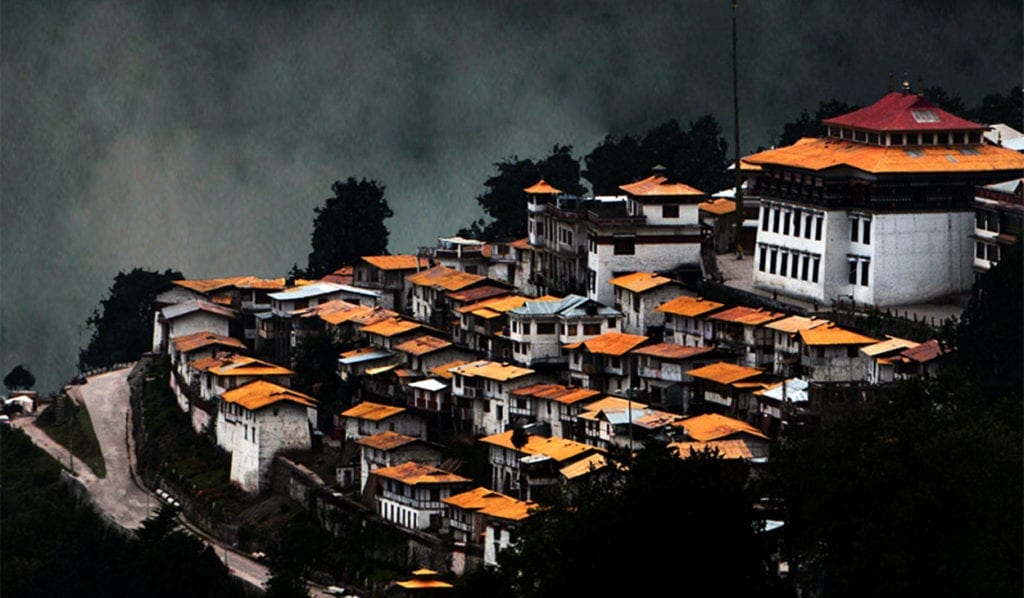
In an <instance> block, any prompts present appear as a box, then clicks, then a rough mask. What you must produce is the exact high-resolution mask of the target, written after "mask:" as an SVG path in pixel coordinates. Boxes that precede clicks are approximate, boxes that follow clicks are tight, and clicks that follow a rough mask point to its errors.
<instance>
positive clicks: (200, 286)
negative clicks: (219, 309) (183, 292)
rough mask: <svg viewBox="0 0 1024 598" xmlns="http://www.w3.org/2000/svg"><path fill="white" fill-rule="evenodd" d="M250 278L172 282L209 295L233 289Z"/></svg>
mask: <svg viewBox="0 0 1024 598" xmlns="http://www.w3.org/2000/svg"><path fill="white" fill-rule="evenodd" d="M246 278H249V277H248V276H231V277H228V278H203V279H196V280H172V281H171V283H173V284H176V285H178V286H179V287H184V288H186V289H189V290H190V291H195V292H197V293H204V294H205V293H209V292H211V291H216V290H218V289H223V288H225V287H233V286H235V284H236V283H238V282H239V281H244V280H245V279H246Z"/></svg>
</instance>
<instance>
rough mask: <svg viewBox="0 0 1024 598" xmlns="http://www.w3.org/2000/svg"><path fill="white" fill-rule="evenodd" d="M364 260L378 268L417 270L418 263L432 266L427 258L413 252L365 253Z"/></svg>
mask: <svg viewBox="0 0 1024 598" xmlns="http://www.w3.org/2000/svg"><path fill="white" fill-rule="evenodd" d="M362 260H363V261H364V262H366V263H367V264H370V265H371V266H373V267H374V268H377V269H378V270H415V269H416V267H417V263H418V264H419V267H420V268H427V267H429V266H430V261H429V260H428V259H427V258H425V257H417V256H415V255H412V254H401V255H364V256H363V257H362Z"/></svg>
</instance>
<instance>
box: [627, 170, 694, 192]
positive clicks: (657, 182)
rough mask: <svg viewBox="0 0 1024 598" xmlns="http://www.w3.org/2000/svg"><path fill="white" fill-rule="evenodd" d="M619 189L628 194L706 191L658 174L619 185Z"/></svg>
mask: <svg viewBox="0 0 1024 598" xmlns="http://www.w3.org/2000/svg"><path fill="white" fill-rule="evenodd" d="M619 189H622V190H623V191H625V192H626V193H629V194H630V195H640V196H644V195H649V196H664V195H706V193H704V192H703V191H701V190H700V189H697V188H695V187H691V186H690V185H687V184H685V183H674V182H671V181H669V180H668V178H666V177H663V176H660V175H652V176H649V177H647V178H645V179H641V180H639V181H636V182H635V183H629V184H628V185H619Z"/></svg>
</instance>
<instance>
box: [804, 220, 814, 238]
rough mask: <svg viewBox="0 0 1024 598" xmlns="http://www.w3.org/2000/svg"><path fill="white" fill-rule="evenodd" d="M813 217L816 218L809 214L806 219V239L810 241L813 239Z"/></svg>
mask: <svg viewBox="0 0 1024 598" xmlns="http://www.w3.org/2000/svg"><path fill="white" fill-rule="evenodd" d="M813 217H814V216H813V215H812V214H807V216H806V217H805V219H804V237H806V238H808V239H810V238H811V219H812V218H813Z"/></svg>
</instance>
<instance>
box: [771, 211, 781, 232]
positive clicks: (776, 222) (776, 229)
mask: <svg viewBox="0 0 1024 598" xmlns="http://www.w3.org/2000/svg"><path fill="white" fill-rule="evenodd" d="M772 232H773V233H777V232H779V208H775V209H774V210H772Z"/></svg>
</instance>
